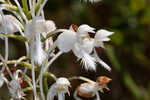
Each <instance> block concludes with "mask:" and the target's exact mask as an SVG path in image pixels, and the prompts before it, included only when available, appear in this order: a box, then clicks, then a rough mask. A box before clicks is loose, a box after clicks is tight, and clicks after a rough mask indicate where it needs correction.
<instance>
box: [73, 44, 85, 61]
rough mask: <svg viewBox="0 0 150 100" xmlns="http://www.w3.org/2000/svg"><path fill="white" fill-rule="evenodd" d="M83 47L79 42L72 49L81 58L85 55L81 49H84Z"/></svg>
mask: <svg viewBox="0 0 150 100" xmlns="http://www.w3.org/2000/svg"><path fill="white" fill-rule="evenodd" d="M83 50H84V49H83V47H82V46H81V44H79V43H75V44H74V47H73V49H72V51H73V53H74V55H75V56H77V57H78V58H79V59H80V58H82V57H83V54H82V52H81V51H83Z"/></svg>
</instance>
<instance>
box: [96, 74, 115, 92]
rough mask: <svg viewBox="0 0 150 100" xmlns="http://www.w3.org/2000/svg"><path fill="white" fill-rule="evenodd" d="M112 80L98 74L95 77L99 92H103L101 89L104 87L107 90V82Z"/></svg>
mask: <svg viewBox="0 0 150 100" xmlns="http://www.w3.org/2000/svg"><path fill="white" fill-rule="evenodd" d="M110 81H112V79H111V78H109V77H107V76H100V77H98V78H97V83H98V85H99V90H100V92H102V93H104V91H103V89H104V88H105V89H106V90H107V91H110V89H109V88H108V87H107V84H108V83H109V82H110Z"/></svg>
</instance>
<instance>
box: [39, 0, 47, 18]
mask: <svg viewBox="0 0 150 100" xmlns="http://www.w3.org/2000/svg"><path fill="white" fill-rule="evenodd" d="M47 1H48V0H44V1H43V3H42V4H41V5H40V8H39V10H38V13H37V16H39V15H40V13H41V11H42V10H43V8H44V6H45V4H46V2H47Z"/></svg>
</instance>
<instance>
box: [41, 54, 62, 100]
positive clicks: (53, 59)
mask: <svg viewBox="0 0 150 100" xmlns="http://www.w3.org/2000/svg"><path fill="white" fill-rule="evenodd" d="M62 53H63V52H61V51H59V52H58V53H57V54H56V55H55V56H54V57H53V58H52V59H51V60H50V61H49V62H48V64H47V65H46V67H43V66H42V69H41V73H40V91H41V97H42V100H45V95H44V92H43V84H42V80H43V76H42V75H43V73H44V72H45V71H46V70H47V69H48V67H49V66H50V65H51V64H52V63H53V62H54V61H55V60H56V59H57V58H58V57H59V56H60V55H61V54H62Z"/></svg>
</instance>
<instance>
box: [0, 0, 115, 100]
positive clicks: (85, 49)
mask: <svg viewBox="0 0 150 100" xmlns="http://www.w3.org/2000/svg"><path fill="white" fill-rule="evenodd" d="M22 1H23V2H22V4H20V3H19V1H18V0H14V3H15V4H13V3H11V2H10V0H0V3H1V4H0V34H2V35H0V36H2V37H0V39H4V40H5V57H4V58H3V57H2V56H1V54H0V60H1V62H0V66H2V69H1V72H0V87H2V85H3V84H4V83H6V84H7V86H8V90H9V92H10V94H11V96H12V98H13V99H19V100H20V99H21V98H24V96H25V93H24V91H26V89H22V88H23V86H22V84H21V83H22V81H26V82H27V83H28V85H27V86H29V87H30V88H31V89H32V90H33V93H34V100H38V99H40V98H41V100H45V99H46V98H47V99H46V100H53V99H54V97H55V96H58V99H59V100H64V99H65V94H66V93H68V95H70V92H69V87H71V83H70V81H69V79H67V78H64V77H60V78H56V77H55V75H53V74H51V73H50V72H48V71H47V69H48V67H49V66H50V65H51V64H52V63H53V62H54V61H55V60H56V59H57V58H58V57H59V56H60V55H61V54H64V53H68V52H70V51H72V52H73V54H74V55H75V56H76V57H77V60H81V63H82V66H83V67H84V69H85V70H86V71H87V70H90V71H96V63H99V64H101V65H102V66H103V67H104V68H106V69H107V70H108V71H110V70H111V68H110V67H109V66H108V65H107V64H106V63H105V62H103V61H102V60H101V59H100V58H99V56H98V55H97V52H96V49H95V47H101V48H104V45H103V42H105V41H109V40H110V38H109V36H110V35H112V34H113V32H110V31H107V30H105V29H99V30H97V31H96V29H95V28H93V27H91V26H89V25H87V24H82V25H80V26H77V25H74V24H72V25H71V26H70V28H69V29H60V28H59V29H58V28H56V25H55V22H54V21H52V20H46V19H45V17H44V11H43V8H44V6H45V4H46V2H47V1H48V0H22ZM84 1H89V2H98V1H100V0H84ZM21 5H23V6H21ZM5 11H7V12H9V13H7V14H5ZM18 11H19V12H18ZM16 32H18V33H20V35H19V37H17V36H18V35H16V34H15V33H16ZM58 33H60V34H59V35H58V36H57V38H56V39H55V40H54V39H53V36H55V34H58ZM90 34H93V35H94V37H91V36H90ZM9 36H10V37H12V38H16V39H18V38H19V39H20V40H21V39H22V38H23V40H22V41H24V43H25V46H26V53H27V54H26V58H29V59H30V60H29V61H27V60H28V59H26V58H23V59H22V58H21V59H19V60H13V61H10V60H8V56H9V55H8V50H9V46H8V38H9ZM56 47H58V49H59V51H58V52H56V51H55V48H56ZM23 60H26V62H24V63H26V64H24V63H23V64H22V65H23V66H24V67H25V70H24V71H21V70H20V69H19V68H18V67H17V65H18V64H19V63H21V62H22V61H23ZM9 64H14V68H17V70H15V71H14V72H12V71H11V70H10V68H9ZM30 65H31V67H29V66H30ZM37 66H40V67H41V68H40V75H39V77H37V78H36V77H35V69H36V68H37ZM27 68H31V70H32V71H31V74H32V79H31V78H30V77H29V76H28V75H27V74H26V71H27ZM5 70H6V71H7V73H8V75H10V77H11V80H10V79H7V78H6V75H5V74H4V72H5ZM19 73H20V74H19ZM45 73H48V75H49V76H50V77H52V78H53V79H54V80H55V81H56V82H55V83H54V84H53V85H51V87H50V89H49V90H48V93H47V94H45V93H44V90H43V77H44V76H43V74H45ZM20 79H22V81H20ZM78 79H82V80H86V81H87V83H83V84H81V85H80V86H79V88H77V90H76V91H75V93H74V97H75V99H76V100H81V99H80V98H79V97H78V96H83V97H86V98H88V97H94V96H95V95H96V96H97V100H100V97H99V95H98V91H99V90H100V91H102V90H103V88H106V89H108V88H107V87H106V84H107V83H108V82H109V81H110V79H109V78H106V79H108V80H109V81H107V82H106V81H105V83H103V84H100V83H101V82H103V81H100V82H99V81H97V82H94V81H90V80H88V79H86V78H81V77H79V78H78ZM101 80H102V79H101ZM47 84H48V83H47ZM38 85H39V86H40V95H39V93H37V90H36V88H37V86H38ZM26 88H28V87H26ZM89 93H91V94H89ZM45 95H47V97H45Z"/></svg>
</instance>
